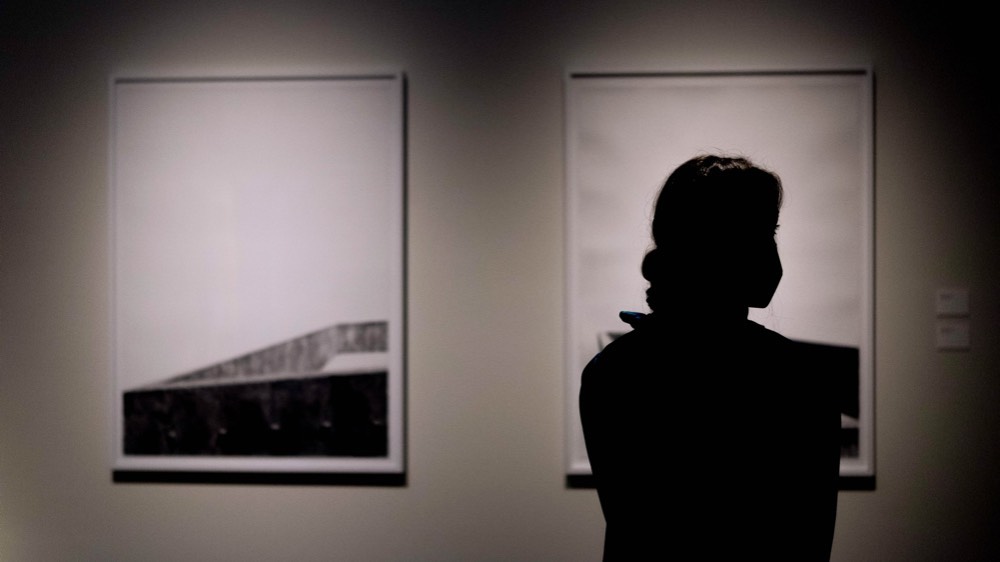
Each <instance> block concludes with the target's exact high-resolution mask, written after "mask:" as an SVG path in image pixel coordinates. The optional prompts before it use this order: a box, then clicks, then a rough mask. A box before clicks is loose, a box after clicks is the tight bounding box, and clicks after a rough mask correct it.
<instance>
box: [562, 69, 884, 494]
mask: <svg viewBox="0 0 1000 562" xmlns="http://www.w3.org/2000/svg"><path fill="white" fill-rule="evenodd" d="M565 92H566V100H565V103H566V162H567V168H566V182H567V188H566V189H567V191H566V198H567V217H566V225H567V264H566V265H567V276H566V294H567V324H566V338H565V342H566V366H567V374H566V376H567V385H566V388H567V428H568V431H567V465H566V471H567V481H568V483H569V484H570V485H571V486H575V485H583V486H586V485H589V484H590V482H589V475H590V464H589V462H588V460H587V452H586V447H585V445H584V441H583V432H582V430H581V426H580V415H579V406H578V397H579V391H580V374H581V372H582V371H583V368H584V366H585V365H586V364H587V362H588V361H589V360H590V358H592V357H593V356H594V355H595V354H596V353H597V352H598V351H599V350H600V349H601V348H602V347H603V346H604V345H606V344H607V342H609V341H611V340H612V339H614V338H615V337H617V336H618V335H620V334H621V333H623V332H625V331H627V330H628V329H629V328H628V326H627V325H625V324H623V323H622V322H621V321H620V320H619V318H618V313H619V311H623V310H630V311H640V312H642V311H647V310H648V309H647V308H646V304H645V290H646V288H647V284H646V282H645V280H644V279H643V278H642V276H641V273H640V270H639V269H640V264H641V262H642V258H643V256H644V255H645V253H646V252H647V251H648V250H649V249H650V247H651V240H650V230H649V228H650V221H651V219H652V209H653V204H654V203H655V198H656V195H657V194H658V192H659V189H660V187H661V186H662V185H663V182H664V180H665V179H666V177H667V175H669V173H670V172H671V171H673V170H674V169H675V168H676V167H677V166H679V165H680V164H682V163H683V162H685V161H687V160H688V159H690V158H692V157H693V156H696V155H698V154H703V153H725V154H736V155H742V156H746V157H749V158H750V159H751V160H753V161H754V162H755V163H757V164H760V165H763V166H764V167H766V168H768V169H770V170H772V171H774V172H775V173H777V174H778V176H780V177H781V179H782V183H783V184H784V186H785V199H784V203H783V206H782V210H781V230H780V231H779V233H778V236H777V242H778V249H779V252H780V254H781V260H782V264H783V266H784V270H785V273H784V277H783V278H782V281H781V284H780V285H779V286H778V290H777V293H776V294H775V296H774V298H773V300H772V302H771V304H770V306H769V307H768V308H766V309H751V312H750V318H751V319H752V320H754V321H756V322H758V323H760V324H762V325H764V326H765V327H767V328H770V329H772V330H775V331H777V332H779V333H781V334H783V335H785V336H786V337H789V338H791V339H795V340H800V341H805V342H810V343H814V344H818V345H817V347H816V349H820V350H825V353H827V357H829V358H830V361H831V364H833V365H836V369H837V373H838V380H839V382H840V387H841V397H840V400H841V405H842V408H841V410H842V414H841V469H840V470H841V482H842V487H844V488H851V487H859V488H867V487H871V486H873V485H874V475H875V459H874V450H875V449H874V413H875V412H874V400H873V392H874V351H873V348H874V334H873V332H874V328H873V323H874V307H873V292H874V282H873V279H874V275H873V264H874V235H873V201H874V199H873V197H874V195H873V177H874V172H873V158H874V151H873V134H874V128H873V127H874V125H873V109H872V73H871V71H870V70H868V69H847V70H832V71H827V70H823V71H803V72H682V73H591V72H586V73H584V72H579V73H570V74H569V75H568V76H567V79H566V88H565Z"/></svg>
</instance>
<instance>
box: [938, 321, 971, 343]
mask: <svg viewBox="0 0 1000 562" xmlns="http://www.w3.org/2000/svg"><path fill="white" fill-rule="evenodd" d="M935 330H936V332H937V333H936V337H937V348H938V349H940V350H967V349H969V321H968V320H938V322H937V325H936V327H935Z"/></svg>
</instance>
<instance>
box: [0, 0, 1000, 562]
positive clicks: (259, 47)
mask: <svg viewBox="0 0 1000 562" xmlns="http://www.w3.org/2000/svg"><path fill="white" fill-rule="evenodd" d="M17 4H19V2H13V3H11V2H4V3H3V5H2V6H3V7H2V8H0V197H2V198H0V274H2V276H0V305H2V309H0V344H2V347H0V353H2V354H0V361H2V363H0V368H2V372H0V560H4V561H7V560H11V561H22V560H32V561H33V560H207V559H219V560H228V559H237V558H239V559H247V560H275V559H296V560H327V559H343V560H597V559H598V558H599V554H598V553H599V549H600V545H601V540H602V536H601V535H602V532H603V521H602V519H601V515H600V511H599V508H598V504H597V499H596V496H595V494H594V492H593V491H587V490H567V489H565V488H564V486H563V473H562V471H563V457H562V454H563V451H562V447H563V426H564V423H563V411H564V410H563V407H564V398H563V371H562V369H563V355H562V347H561V344H562V333H563V290H562V274H563V266H562V263H563V242H562V232H563V230H562V227H563V207H562V204H563V196H562V189H563V158H562V156H563V154H562V125H563V123H562V115H561V108H562V97H561V96H562V78H563V73H564V71H565V70H566V69H593V70H627V69H638V70H642V69H650V70H663V69H666V70H685V69H703V68H709V69H762V68H765V69H771V68H813V67H838V66H853V65H859V64H860V65H868V64H870V65H872V67H873V68H874V70H875V76H876V115H877V117H876V121H877V132H876V153H877V155H876V168H877V169H876V190H877V193H876V217H877V220H876V228H877V233H876V251H877V270H876V279H877V289H876V311H877V318H876V332H877V336H876V337H877V374H876V377H877V383H876V384H877V390H876V394H877V396H876V409H877V467H878V488H877V490H876V491H874V492H844V493H842V494H841V502H840V514H839V519H838V526H837V534H836V542H835V545H834V559H835V560H907V561H912V560H945V559H948V560H976V559H982V560H985V559H989V558H995V557H997V556H998V555H1000V540H998V538H997V537H998V534H997V532H996V529H997V528H998V527H1000V513H998V507H997V504H998V499H1000V494H998V487H1000V485H998V480H1000V479H998V478H997V475H998V474H1000V455H998V454H997V448H998V444H997V441H998V438H1000V415H998V411H1000V359H998V349H1000V341H998V335H997V334H998V329H997V328H998V319H1000V304H998V299H997V292H996V289H997V285H998V283H997V272H998V269H1000V267H998V255H997V245H996V242H997V240H998V236H997V235H998V225H997V220H996V219H997V217H998V213H997V211H998V207H1000V204H998V189H997V173H996V170H997V167H996V164H995V161H996V158H997V157H996V155H997V152H998V151H997V148H998V142H997V140H996V136H995V134H994V131H993V130H992V129H993V127H994V126H995V125H996V123H997V110H996V108H995V107H994V105H992V102H993V100H992V99H991V97H992V94H991V93H990V92H991V91H992V90H989V89H987V88H986V84H987V79H988V78H989V74H990V73H991V72H992V71H993V64H992V62H990V64H989V65H982V66H981V65H980V61H979V60H978V59H977V56H978V55H979V54H980V53H985V52H990V51H992V46H990V41H991V37H990V35H989V34H988V30H987V29H986V27H985V25H980V24H979V22H981V21H983V19H982V18H977V17H975V16H974V15H971V14H969V13H964V12H963V13H961V14H955V15H952V14H950V13H948V12H945V11H944V10H933V9H925V10H924V11H923V12H914V11H913V10H914V9H913V8H907V9H905V10H894V9H891V8H888V7H884V6H871V5H869V3H863V2H858V3H850V4H849V5H834V4H840V3H836V2H821V1H818V0H817V1H814V2H792V1H789V2H772V3H766V4H765V3H755V2H738V3H737V2H723V1H721V0H719V1H715V0H712V1H703V2H687V1H685V2H673V3H668V2H647V3H636V2H619V3H610V2H609V3H607V7H600V6H598V5H597V4H598V3H597V2H586V3H570V2H566V3H560V2H554V1H552V2H536V3H529V2H524V3H517V2H483V3H481V4H482V6H479V7H476V8H472V7H471V4H472V3H469V4H470V7H466V3H462V2H436V4H438V5H439V6H438V7H433V4H435V2H422V3H421V2H400V3H392V2H388V1H369V2H350V3H349V2H336V3H334V2H330V3H323V2H304V1H303V2H286V3H278V2H236V1H232V2H216V3H211V6H210V7H202V6H201V4H202V3H201V2H173V3H162V4H161V5H156V6H152V5H149V6H141V5H140V4H141V3H137V2H122V3H115V4H110V3H89V5H88V3H79V4H81V5H86V7H78V6H75V5H74V6H72V7H68V8H57V7H52V8H48V7H44V6H42V7H40V6H37V5H34V6H32V7H31V8H30V9H29V10H28V12H27V13H25V11H24V10H23V9H22V8H19V7H18V6H17ZM36 4H37V3H36ZM109 4H110V5H109ZM204 4H208V3H204ZM508 4H509V6H507V5H508ZM522 4H523V5H522ZM880 4H890V3H889V2H881V3H880ZM484 6H485V7H484ZM734 6H738V8H734ZM959 25H961V26H962V27H959ZM969 27H971V29H969ZM979 28H982V29H979ZM987 60H989V59H986V57H985V56H984V57H983V61H984V62H985V61H987ZM369 69H389V70H403V71H405V72H406V74H407V76H408V80H409V208H408V211H409V240H408V250H409V257H410V262H409V263H410V267H409V278H408V280H409V308H408V310H409V343H410V347H409V358H408V365H409V398H408V404H409V411H408V423H409V439H408V443H409V485H408V486H406V487H404V488H351V487H294V486H286V487H280V486H279V487H268V486H238V485H225V486H209V485H134V484H132V485H121V484H120V485H114V484H112V483H111V481H110V471H109V465H108V462H109V454H108V450H109V447H110V444H109V441H110V439H109V433H110V430H109V425H110V415H109V412H110V402H111V396H110V395H111V392H110V390H109V384H110V376H109V374H108V368H109V353H108V348H109V338H108V328H109V324H108V317H109V298H108V295H109V288H108V251H107V230H106V228H107V227H106V216H107V212H108V196H107V188H106V174H107V162H106V159H107V143H108V114H107V108H108V77H109V75H111V74H112V73H122V74H129V73H132V74H135V73H154V74H202V75H204V74H216V73H219V74H233V73H237V74H287V73H327V72H340V71H355V70H369ZM954 284H957V285H964V286H968V287H970V289H971V294H972V302H973V311H972V317H971V322H972V339H973V347H972V350H971V351H970V352H967V353H940V352H937V351H935V350H934V347H933V341H934V339H933V333H934V314H933V307H932V304H933V295H934V290H935V289H936V288H937V287H939V286H942V285H954ZM762 508H763V506H762ZM665 525H666V523H665ZM668 531H669V529H665V535H664V537H665V547H667V548H669V539H668V535H667V534H666V533H667V532H668ZM721 540H724V538H721Z"/></svg>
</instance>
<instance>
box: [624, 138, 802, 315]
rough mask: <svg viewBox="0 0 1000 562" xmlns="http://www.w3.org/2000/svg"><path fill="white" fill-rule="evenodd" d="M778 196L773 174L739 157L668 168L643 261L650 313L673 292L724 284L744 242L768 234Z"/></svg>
mask: <svg viewBox="0 0 1000 562" xmlns="http://www.w3.org/2000/svg"><path fill="white" fill-rule="evenodd" d="M782 194H783V190H782V187H781V180H780V179H779V178H778V176H776V175H775V174H773V173H771V172H769V171H767V170H765V169H763V168H760V167H758V166H756V165H754V164H753V163H752V162H750V160H748V159H746V158H742V157H733V156H717V155H702V156H697V157H695V158H692V159H691V160H688V161H687V162H685V163H683V164H681V165H680V166H679V167H678V168H677V169H676V170H674V171H673V173H671V174H670V176H669V177H668V178H667V180H666V182H665V183H664V184H663V187H662V188H661V189H660V194H659V196H657V199H656V207H655V210H654V212H653V224H652V234H653V244H654V248H653V249H652V250H650V251H649V253H647V254H646V257H645V259H643V262H642V275H643V277H645V278H646V279H647V280H648V281H649V283H650V287H649V290H647V291H646V302H647V304H649V307H650V309H651V310H654V311H655V310H656V309H657V308H658V307H665V306H666V304H667V303H666V299H667V298H668V297H669V296H670V295H672V294H676V292H677V291H678V290H681V291H683V290H685V289H686V288H694V289H697V288H708V287H718V286H720V284H724V283H726V282H728V281H727V280H726V279H724V278H723V277H725V276H726V275H727V274H728V273H729V272H730V269H728V267H729V266H730V265H731V264H732V263H733V260H736V259H739V257H740V252H741V248H742V246H741V245H742V244H743V243H744V241H745V240H747V239H750V238H759V237H760V236H763V235H766V236H767V237H768V239H770V238H771V237H772V236H773V234H774V229H775V227H776V224H777V220H778V211H779V210H780V209H781V199H782ZM681 298H683V296H682V297H681Z"/></svg>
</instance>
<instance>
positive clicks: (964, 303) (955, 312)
mask: <svg viewBox="0 0 1000 562" xmlns="http://www.w3.org/2000/svg"><path fill="white" fill-rule="evenodd" d="M934 311H935V312H937V315H938V316H968V315H969V289H967V288H965V287H942V288H940V289H938V290H937V298H936V299H935V304H934Z"/></svg>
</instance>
